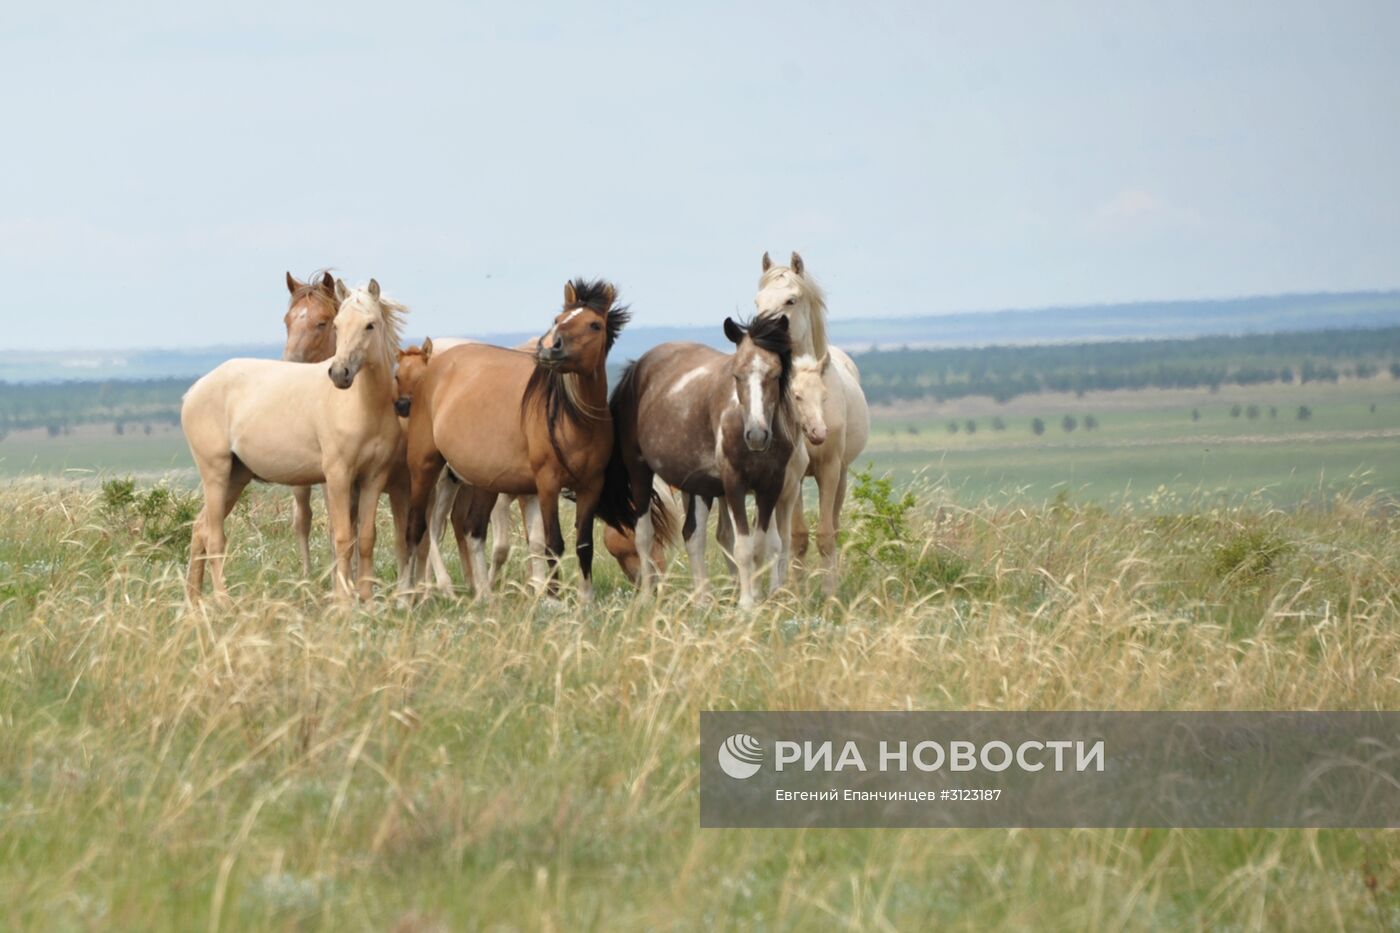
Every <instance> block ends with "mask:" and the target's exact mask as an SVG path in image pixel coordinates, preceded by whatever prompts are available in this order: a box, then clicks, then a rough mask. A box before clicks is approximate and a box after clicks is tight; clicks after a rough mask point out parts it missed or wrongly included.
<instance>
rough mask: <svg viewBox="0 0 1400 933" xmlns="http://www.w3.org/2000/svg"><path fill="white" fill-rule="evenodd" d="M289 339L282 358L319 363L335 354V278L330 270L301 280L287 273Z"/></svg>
mask: <svg viewBox="0 0 1400 933" xmlns="http://www.w3.org/2000/svg"><path fill="white" fill-rule="evenodd" d="M287 291H288V292H290V293H291V298H290V299H289V300H288V302H287V313H286V315H285V316H284V317H283V318H282V323H284V324H285V325H287V343H286V344H285V345H284V346H283V347H282V359H284V360H287V361H289V362H292V363H319V362H321V361H322V360H328V359H330V358H331V357H333V356H335V327H334V326H333V322H334V321H335V310H336V305H337V302H336V297H335V278H334V277H333V276H332V275H331V274H330V273H329V272H321V273H319V274H316V275H312V276H311V278H310V280H309V281H306V282H302V281H300V280H298V279H297V277H296V276H294V275H292V274H291V273H290V272H288V273H287Z"/></svg>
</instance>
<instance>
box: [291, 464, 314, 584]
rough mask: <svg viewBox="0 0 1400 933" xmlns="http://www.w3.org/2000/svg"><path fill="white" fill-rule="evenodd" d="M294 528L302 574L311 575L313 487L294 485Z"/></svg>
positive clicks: (308, 576) (308, 577) (307, 576)
mask: <svg viewBox="0 0 1400 933" xmlns="http://www.w3.org/2000/svg"><path fill="white" fill-rule="evenodd" d="M292 529H293V530H294V531H295V532H296V535H297V550H298V551H299V552H300V553H301V575H302V577H303V578H306V579H310V577H311V487H310V486H293V487H292Z"/></svg>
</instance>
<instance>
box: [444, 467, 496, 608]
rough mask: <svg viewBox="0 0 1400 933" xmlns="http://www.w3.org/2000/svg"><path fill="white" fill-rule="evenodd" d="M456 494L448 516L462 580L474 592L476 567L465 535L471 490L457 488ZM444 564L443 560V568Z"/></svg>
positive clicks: (468, 519) (488, 581)
mask: <svg viewBox="0 0 1400 933" xmlns="http://www.w3.org/2000/svg"><path fill="white" fill-rule="evenodd" d="M456 496H457V501H456V502H454V503H453V504H452V515H451V516H450V518H451V521H452V537H453V538H454V539H455V540H456V542H457V560H458V561H459V562H460V563H461V564H462V582H463V583H465V584H466V585H467V586H470V587H471V588H472V592H473V593H475V592H476V591H477V589H478V587H477V584H476V580H477V567H476V565H475V564H473V563H472V559H473V558H472V549H471V542H470V541H469V540H468V537H467V529H468V527H469V523H470V517H471V506H472V490H471V489H470V488H468V489H458V490H457V492H456ZM483 562H484V559H483ZM446 566H447V565H446V563H445V562H444V564H443V567H444V569H445V568H446ZM486 587H487V589H490V587H491V581H490V580H487V581H486Z"/></svg>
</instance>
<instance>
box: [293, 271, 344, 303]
mask: <svg viewBox="0 0 1400 933" xmlns="http://www.w3.org/2000/svg"><path fill="white" fill-rule="evenodd" d="M329 272H330V270H329V269H317V270H316V271H315V272H313V273H311V277H310V278H308V279H307V280H306V281H305V282H302V283H301V284H299V285H298V286H297V288H296V291H294V292H292V296H291V298H290V299H289V300H288V301H287V310H289V311H290V310H291V309H292V308H295V307H296V306H297V303H298V302H300V301H302V300H304V299H307V298H315V299H318V300H319V301H321V302H323V303H324V304H327V305H329V306H330V309H331V312H332V313H334V312H335V310H336V307H337V305H336V300H335V291H334V290H332V291H329V292H328V291H326V290H325V289H324V288H322V287H321V277H322V276H324V275H326V274H328V273H329Z"/></svg>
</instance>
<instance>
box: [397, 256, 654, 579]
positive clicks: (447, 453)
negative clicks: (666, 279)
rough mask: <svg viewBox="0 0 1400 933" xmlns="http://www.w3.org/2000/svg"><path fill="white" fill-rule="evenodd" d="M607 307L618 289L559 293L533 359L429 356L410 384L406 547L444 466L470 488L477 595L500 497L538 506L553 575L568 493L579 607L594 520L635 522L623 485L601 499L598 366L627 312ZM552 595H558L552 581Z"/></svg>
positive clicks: (601, 381) (587, 285)
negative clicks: (572, 503) (557, 308)
mask: <svg viewBox="0 0 1400 933" xmlns="http://www.w3.org/2000/svg"><path fill="white" fill-rule="evenodd" d="M616 300H617V290H616V289H615V288H614V287H613V286H612V285H610V284H608V283H607V282H603V281H597V282H586V281H584V280H582V279H575V280H574V281H571V282H567V283H565V285H564V309H563V311H561V312H560V313H559V315H558V316H557V317H556V318H555V320H554V326H552V327H551V328H550V329H549V330H548V331H547V332H546V333H545V334H544V336H542V337H540V339H539V340H538V341H536V344H535V352H534V353H533V354H529V353H522V352H520V351H518V350H506V349H503V348H501V347H492V346H487V345H485V344H467V345H465V346H460V347H456V348H454V349H452V350H448V351H446V352H444V353H440V354H435V355H434V356H433V358H432V360H431V362H430V363H429V366H428V372H427V374H426V376H425V377H424V379H423V380H422V382H421V383H420V384H419V387H418V391H417V392H416V393H415V395H414V400H413V405H412V410H411V414H410V415H409V429H408V433H409V438H408V468H409V473H410V475H411V477H412V489H413V493H412V506H411V509H410V516H409V528H408V534H409V542H410V544H411V545H416V544H417V543H418V542H419V541H420V540H421V539H422V537H423V532H424V530H425V528H426V525H427V518H428V516H427V505H428V498H429V494H430V492H431V489H432V486H433V485H434V483H436V481H437V478H438V474H439V473H440V472H441V470H442V467H443V465H444V464H446V465H447V466H449V467H451V469H452V472H453V474H455V475H456V476H457V477H458V478H459V479H461V481H462V482H463V483H465V484H466V485H467V486H469V487H471V494H472V497H473V503H472V507H471V509H470V515H471V516H473V521H472V523H471V524H472V527H469V528H468V547H469V549H470V550H471V556H472V564H473V567H472V577H473V580H474V582H475V583H476V584H477V586H478V588H477V592H478V593H479V594H480V593H482V592H484V589H485V587H484V583H485V581H486V580H487V579H488V576H487V572H486V566H485V563H486V561H485V555H484V552H483V548H482V544H483V540H484V538H485V534H486V522H487V518H488V516H489V515H490V512H491V509H492V507H493V506H494V504H495V497H496V496H497V495H499V494H501V493H506V494H508V495H512V496H530V495H538V496H539V505H540V517H541V520H542V523H543V526H544V535H545V542H546V548H547V550H548V552H549V556H550V561H551V565H555V564H557V561H558V558H559V557H560V556H561V555H562V554H563V552H564V536H563V533H562V531H561V530H560V526H559V496H560V493H561V492H562V491H563V490H564V489H565V488H566V487H567V488H569V489H572V490H573V491H574V494H575V497H576V507H577V511H576V522H575V533H576V543H575V551H576V553H577V554H578V561H579V570H580V572H581V579H580V583H579V591H580V596H581V597H582V598H583V599H584V600H587V599H589V598H591V596H592V575H593V517H594V514H595V512H598V513H600V515H601V517H602V518H603V519H604V520H605V521H607V522H608V523H609V524H622V525H624V526H627V527H630V526H631V525H632V524H633V522H635V518H634V517H633V516H632V514H631V512H632V510H631V508H630V502H629V500H628V498H627V489H626V486H625V484H623V485H621V486H618V485H613V486H612V487H611V488H609V489H607V490H605V477H604V471H605V468H606V467H607V465H608V461H609V458H610V456H611V454H612V448H613V425H612V418H611V416H610V414H609V411H608V405H607V392H608V376H607V356H608V350H610V349H611V348H612V345H613V342H614V341H615V340H616V339H617V335H618V333H619V332H620V331H621V330H622V327H623V325H624V324H626V323H627V319H628V317H629V315H628V312H627V310H626V309H625V308H618V307H614V302H615V301H616ZM648 491H649V490H648ZM465 492H466V490H463V493H464V494H465ZM605 492H606V495H605ZM641 501H647V500H646V499H643V500H641ZM550 585H551V589H552V590H553V589H555V588H557V582H556V581H555V580H554V579H553V574H552V573H551V580H550Z"/></svg>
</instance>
